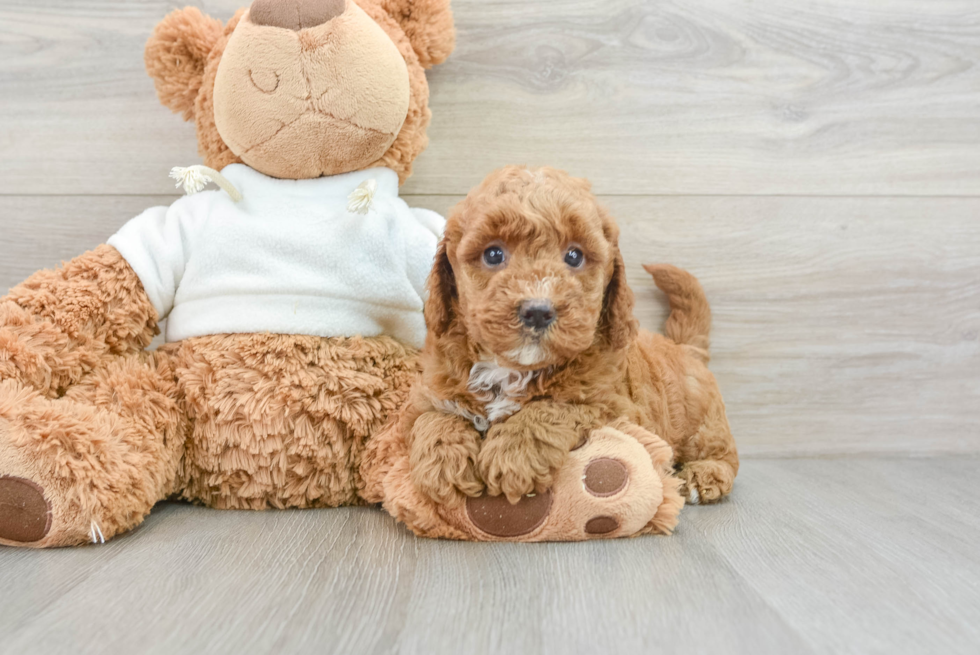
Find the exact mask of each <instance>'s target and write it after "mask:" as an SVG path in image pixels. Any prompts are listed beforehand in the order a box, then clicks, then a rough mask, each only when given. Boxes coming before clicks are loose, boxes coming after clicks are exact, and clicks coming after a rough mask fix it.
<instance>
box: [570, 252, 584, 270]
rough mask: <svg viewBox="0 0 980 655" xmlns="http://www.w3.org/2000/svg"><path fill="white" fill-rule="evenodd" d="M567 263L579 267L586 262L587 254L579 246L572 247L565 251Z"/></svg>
mask: <svg viewBox="0 0 980 655" xmlns="http://www.w3.org/2000/svg"><path fill="white" fill-rule="evenodd" d="M565 263H566V264H568V265H569V266H571V267H572V268H579V267H580V266H581V265H582V264H584V263H585V255H584V254H583V253H582V251H581V250H579V249H578V248H570V249H569V250H568V252H566V253H565Z"/></svg>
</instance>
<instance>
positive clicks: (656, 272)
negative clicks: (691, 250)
mask: <svg viewBox="0 0 980 655" xmlns="http://www.w3.org/2000/svg"><path fill="white" fill-rule="evenodd" d="M643 268H644V269H645V270H646V272H647V273H649V274H650V275H652V276H653V281H654V282H655V283H656V285H657V286H658V287H660V290H661V291H663V292H664V293H665V294H667V300H668V301H669V302H670V316H668V317H667V325H666V327H665V330H664V331H665V332H666V334H667V337H668V338H670V339H671V340H673V341H675V342H677V343H680V344H684V345H687V346H690V347H691V350H692V352H693V354H695V355H696V356H698V357H699V358H700V359H701V360H703V361H704V362H707V361H708V346H709V345H710V343H709V340H708V335H709V333H710V332H711V307H709V306H708V299H707V298H706V297H705V295H704V289H702V288H701V283H700V282H698V279H697V278H696V277H694V276H693V275H691V274H690V273H688V272H687V271H685V270H683V269H680V268H677V267H676V266H671V265H670V264H646V265H644V266H643Z"/></svg>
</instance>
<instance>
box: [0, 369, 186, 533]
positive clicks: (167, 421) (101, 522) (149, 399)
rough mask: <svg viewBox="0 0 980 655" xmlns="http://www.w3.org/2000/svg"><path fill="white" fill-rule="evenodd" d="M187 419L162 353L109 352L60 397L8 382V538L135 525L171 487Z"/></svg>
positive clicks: (4, 509) (3, 445)
mask: <svg viewBox="0 0 980 655" xmlns="http://www.w3.org/2000/svg"><path fill="white" fill-rule="evenodd" d="M186 428H187V420H186V417H185V415H184V412H183V411H182V410H181V409H180V407H179V405H178V402H177V394H176V389H175V384H174V377H173V373H172V371H171V369H170V366H169V364H168V362H167V361H166V357H165V356H164V355H162V354H157V353H141V354H139V355H131V356H128V357H121V358H117V359H114V360H110V361H108V362H106V364H105V365H104V366H103V367H102V368H100V369H97V370H96V371H93V372H91V373H90V374H89V375H88V376H86V377H85V378H84V379H83V380H82V381H81V382H80V383H79V384H77V385H74V386H72V387H71V388H70V389H68V390H67V392H66V393H65V395H64V396H63V397H61V398H48V397H45V396H44V395H43V394H41V393H39V392H38V391H36V390H34V389H31V388H29V387H27V386H26V385H24V384H23V383H20V382H18V381H14V380H6V381H3V382H0V545H6V546H27V547H34V548H44V547H55V546H72V545H80V544H84V543H103V542H104V541H106V540H108V539H110V538H112V537H113V536H115V535H117V534H119V533H121V532H125V531H126V530H129V529H132V528H133V527H135V526H136V525H138V524H139V523H140V522H142V520H143V518H144V517H145V516H146V515H147V514H148V513H149V511H150V509H151V508H152V507H153V505H154V504H155V503H156V502H157V501H159V500H162V499H163V498H165V497H166V496H167V495H168V494H169V493H171V492H172V491H173V487H174V481H175V479H176V477H177V468H178V465H179V461H180V456H181V453H182V451H183V442H184V436H185V435H186V431H187V429H186Z"/></svg>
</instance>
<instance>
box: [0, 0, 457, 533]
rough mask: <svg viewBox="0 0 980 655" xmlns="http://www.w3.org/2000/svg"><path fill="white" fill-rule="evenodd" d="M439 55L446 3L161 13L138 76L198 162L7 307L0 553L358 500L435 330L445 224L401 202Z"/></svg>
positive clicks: (322, 2)
mask: <svg viewBox="0 0 980 655" xmlns="http://www.w3.org/2000/svg"><path fill="white" fill-rule="evenodd" d="M453 47H454V27H453V17H452V13H451V10H450V6H449V0H255V1H254V2H253V3H252V4H251V6H250V7H249V8H247V9H242V10H240V11H239V12H238V13H236V14H235V16H234V17H233V18H231V20H229V21H228V22H227V23H226V24H222V23H221V22H220V21H219V20H216V19H214V18H211V17H209V16H206V15H204V14H202V13H201V12H200V11H199V10H198V9H196V8H193V7H188V8H185V9H182V10H178V11H174V12H173V13H171V14H170V15H168V16H167V17H166V18H165V19H163V21H162V22H161V23H160V24H159V25H158V26H157V27H156V29H155V30H154V32H153V35H152V37H151V38H150V39H149V42H148V43H147V46H146V51H145V61H146V68H147V71H148V72H149V74H150V76H151V77H152V78H153V81H154V83H155V86H156V90H157V93H158V95H159V98H160V100H161V102H162V103H163V104H164V105H165V106H167V107H168V108H170V109H171V110H173V111H174V112H176V113H179V114H181V115H182V116H183V117H184V118H185V119H187V120H193V121H194V123H195V125H196V130H197V137H198V145H199V152H200V155H201V157H202V159H203V161H204V165H198V166H191V167H187V168H177V169H175V170H174V173H173V176H174V177H175V178H176V179H177V181H178V184H179V185H182V186H183V187H184V189H185V191H187V192H188V195H186V196H184V197H183V198H181V199H180V200H178V201H177V202H175V203H174V204H173V205H171V206H170V207H155V208H151V209H148V210H147V211H146V212H144V213H143V214H141V215H140V216H138V217H136V218H134V219H132V220H131V221H130V222H129V223H127V224H126V225H125V226H124V227H123V228H122V229H121V230H120V231H119V232H118V233H117V234H115V235H113V236H112V237H111V238H110V239H108V241H107V243H106V244H105V245H102V246H99V247H98V248H96V249H95V250H93V251H91V252H88V253H86V254H83V255H81V256H79V257H77V258H75V259H73V260H71V261H69V262H67V263H64V264H63V265H62V266H61V267H60V268H58V269H57V270H46V271H41V272H38V273H36V274H34V275H33V276H31V277H30V278H29V279H28V280H27V281H25V282H23V283H22V284H20V285H18V286H16V287H14V288H13V289H11V290H10V292H9V294H8V295H7V296H6V297H4V298H2V299H0V544H3V545H7V546H29V547H55V546H72V545H80V544H85V543H91V542H94V543H104V542H105V541H106V540H108V539H111V538H112V537H114V536H116V535H119V534H121V533H124V532H126V531H129V530H132V529H133V528H134V527H136V526H138V525H139V524H140V523H141V522H142V521H143V520H144V518H145V517H146V516H147V514H148V513H149V512H150V510H151V509H152V507H153V506H154V504H155V503H157V502H158V501H160V500H162V499H165V498H168V497H174V498H180V499H183V500H186V501H190V502H193V503H198V504H201V505H205V506H209V507H213V508H241V509H265V508H310V507H335V506H340V505H350V504H362V503H364V502H365V500H364V499H363V495H362V492H363V490H364V488H365V482H364V480H363V479H362V477H361V474H360V459H361V456H362V450H363V447H364V444H365V441H366V440H367V439H368V438H369V437H370V436H371V435H373V434H374V433H376V432H377V431H378V430H379V429H380V427H381V426H382V425H383V424H384V422H385V420H386V419H387V418H388V416H389V415H390V414H392V413H394V412H395V411H396V410H397V409H398V408H399V407H400V406H401V405H402V404H403V403H404V401H405V398H406V396H407V393H408V389H409V387H410V384H411V381H412V379H413V378H414V376H415V375H416V371H417V368H418V357H417V349H418V348H419V347H420V346H421V344H422V342H423V340H424V335H425V325H424V319H423V316H422V306H423V298H424V283H425V278H426V276H427V274H428V272H429V268H430V266H431V262H432V259H433V254H434V252H435V249H436V244H437V241H438V237H439V234H440V232H441V230H442V227H443V220H442V218H441V217H440V216H438V215H437V214H434V213H432V212H428V211H425V210H417V209H411V208H409V207H408V206H407V204H406V203H405V202H404V201H403V200H401V199H400V198H399V196H398V189H399V185H400V184H401V183H403V182H404V181H405V179H406V178H407V177H408V176H409V175H410V174H411V170H412V162H413V161H414V160H415V158H416V157H417V156H418V155H419V153H420V152H421V151H422V150H423V149H424V148H425V146H426V144H427V137H426V128H427V126H428V124H429V121H430V117H431V115H430V111H429V108H428V86H427V82H426V77H425V71H426V70H427V69H429V68H431V67H432V66H434V65H436V64H439V63H441V62H442V61H444V60H445V59H446V57H447V56H448V55H449V54H450V52H451V51H452V50H453ZM212 182H213V183H214V184H215V185H216V186H217V188H215V189H210V190H202V188H203V187H204V186H205V185H208V184H210V183H212ZM164 318H166V319H167V320H166V344H165V345H163V346H161V347H159V348H157V349H156V350H151V349H149V348H148V346H149V345H150V343H151V340H152V339H153V337H154V336H155V334H157V333H158V332H159V330H160V325H161V322H162V321H163V319H164Z"/></svg>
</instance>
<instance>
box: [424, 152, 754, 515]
mask: <svg viewBox="0 0 980 655" xmlns="http://www.w3.org/2000/svg"><path fill="white" fill-rule="evenodd" d="M617 242H618V228H617V227H616V224H615V223H614V222H613V220H612V219H611V217H609V216H608V214H607V213H606V212H605V211H604V210H603V209H602V208H601V207H600V206H599V205H598V204H597V202H596V200H595V198H594V196H593V195H592V194H591V193H590V191H589V184H588V182H586V181H585V180H579V179H574V178H571V177H569V176H568V175H567V174H565V173H563V172H561V171H556V170H554V169H550V168H541V169H535V170H530V169H527V168H523V167H516V166H511V167H507V168H504V169H502V170H500V171H497V172H495V173H494V174H492V175H490V176H489V177H488V178H487V179H486V180H484V182H483V183H482V184H481V185H480V186H479V187H477V188H476V189H475V190H473V191H472V192H471V193H470V194H469V196H467V198H466V199H465V200H464V201H463V202H462V203H461V204H460V205H459V206H458V207H457V208H456V209H455V210H454V211H453V213H452V215H451V216H450V218H449V221H448V223H447V226H446V234H445V237H444V238H443V241H442V243H441V244H440V247H439V251H438V254H437V256H436V264H435V267H434V269H433V272H432V275H431V276H430V278H429V293H430V296H429V299H428V302H427V304H426V308H425V313H426V319H427V324H428V326H429V334H428V337H427V340H426V344H425V349H424V351H423V356H422V366H423V371H424V378H423V382H422V385H423V392H422V393H419V394H416V395H415V404H416V407H415V409H414V411H413V414H414V416H415V417H418V420H415V421H414V422H413V423H412V428H411V430H410V435H411V438H410V443H409V446H410V448H411V459H412V462H413V467H415V468H414V471H415V473H414V480H415V484H416V485H417V487H418V488H419V489H420V490H421V491H422V492H423V493H425V494H426V495H428V496H430V497H432V498H435V499H438V500H439V501H440V502H444V501H446V499H448V498H451V497H453V496H456V497H457V498H460V497H462V496H463V495H474V494H475V493H479V492H480V491H482V490H483V488H484V487H485V488H486V489H487V490H488V491H489V493H491V494H493V495H496V494H501V493H502V494H505V495H506V496H507V498H508V499H510V500H511V502H516V501H517V500H518V499H519V498H520V497H521V496H522V495H524V494H527V493H530V492H541V491H543V490H544V489H546V488H548V487H549V486H551V483H552V480H553V478H554V475H555V473H556V471H558V469H559V468H560V467H561V466H562V464H563V462H564V461H565V459H566V457H567V456H568V452H569V450H570V449H571V448H572V447H573V446H574V445H575V443H576V442H577V441H578V440H579V439H580V438H581V436H582V435H583V433H586V432H588V431H589V430H592V429H596V428H599V427H602V426H603V425H605V424H608V423H610V422H612V421H614V420H616V419H618V418H625V419H628V420H629V421H631V422H633V423H635V424H637V425H639V426H642V427H643V428H646V429H647V430H649V431H651V432H653V433H654V434H656V435H658V436H660V437H662V438H663V439H664V440H665V441H666V442H667V443H668V444H669V445H670V446H671V447H672V449H673V452H674V457H675V460H676V462H677V463H678V464H679V465H681V468H680V476H681V477H682V478H683V480H684V481H685V482H686V483H687V492H688V493H689V494H690V495H691V497H692V499H693V498H694V494H695V493H696V494H697V498H699V499H700V500H701V501H702V502H714V501H717V500H719V499H720V498H721V497H722V496H724V495H725V494H727V493H728V492H729V491H730V490H731V487H732V483H733V481H734V478H735V474H736V472H737V470H738V455H737V453H736V448H735V442H734V440H733V439H732V435H731V432H730V430H729V427H728V422H727V419H726V417H725V409H724V404H723V402H722V399H721V394H720V393H719V391H718V387H717V384H716V383H715V380H714V377H713V376H712V375H711V373H710V372H709V371H708V369H707V367H706V365H705V363H706V361H707V346H708V328H709V325H710V311H709V309H708V305H707V302H706V301H705V299H704V294H703V292H702V290H701V287H700V285H699V284H698V283H697V281H696V280H695V279H694V278H693V277H692V276H690V275H689V274H687V273H685V272H683V271H681V270H680V269H677V268H674V267H670V266H666V265H661V266H655V267H648V268H647V270H648V271H649V272H650V273H651V274H652V275H653V276H654V280H655V281H656V282H657V284H658V286H660V288H661V289H663V290H664V291H665V292H666V293H667V295H668V298H669V300H670V302H671V308H672V313H671V316H670V319H669V321H668V323H667V337H668V338H665V337H663V336H661V335H655V334H650V333H648V332H638V330H637V324H636V320H635V319H634V317H633V312H632V309H633V294H632V291H631V290H630V289H629V287H628V285H627V283H626V277H625V267H624V264H623V259H622V255H621V254H620V252H619V247H618V243H617ZM489 246H499V247H501V248H503V249H504V251H505V252H506V260H505V262H504V264H503V265H500V266H496V267H491V266H488V265H487V264H486V263H485V262H484V260H483V253H484V251H485V250H486V249H487V248H488V247H489ZM573 247H576V248H579V249H580V250H581V251H582V252H583V253H584V255H585V263H584V265H583V266H582V267H581V268H579V269H573V268H571V267H570V266H568V265H567V264H565V263H564V260H563V259H564V256H565V254H566V253H567V252H568V250H569V249H570V248H573ZM529 299H544V300H548V301H550V302H551V303H552V304H553V307H554V312H555V315H556V316H557V319H556V320H555V322H554V323H553V324H552V325H551V326H550V327H548V328H547V330H545V331H544V332H543V333H539V332H535V331H532V330H529V329H527V328H524V327H523V326H522V324H521V322H520V320H519V318H518V312H519V309H520V306H521V303H522V302H524V301H526V300H529ZM488 360H489V361H494V362H496V363H498V364H499V365H502V366H505V367H507V368H510V369H513V370H516V371H524V372H531V371H533V372H534V376H535V377H534V378H533V380H532V381H531V382H530V384H529V385H528V387H527V390H526V393H525V394H524V395H523V396H522V397H521V398H519V399H518V402H519V403H520V409H519V411H517V412H516V413H514V414H513V415H511V416H509V417H507V418H504V419H501V420H499V421H496V422H494V423H493V424H492V425H491V427H490V429H489V430H488V432H487V434H486V439H485V440H484V441H483V442H482V443H481V441H480V434H479V433H478V432H477V431H476V429H475V428H474V427H473V426H472V425H470V424H467V422H466V421H459V422H455V423H453V424H452V425H448V424H446V422H445V421H437V420H436V419H435V418H434V417H433V418H431V419H430V418H429V417H430V415H432V414H436V415H438V414H439V413H441V411H442V410H441V408H440V407H439V404H440V403H443V402H444V401H451V402H454V403H455V404H456V407H459V408H462V409H463V410H465V411H468V412H471V413H474V414H484V415H485V414H486V413H487V412H486V408H485V405H484V402H483V401H481V399H479V398H478V397H476V396H475V395H474V394H473V393H472V392H471V390H470V389H469V388H468V382H469V379H470V372H471V369H472V367H473V365H474V364H475V363H477V362H481V361H488ZM408 420H410V421H411V420H412V419H411V417H410V418H409V419H408ZM430 426H433V427H438V429H432V428H431V427H430Z"/></svg>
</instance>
